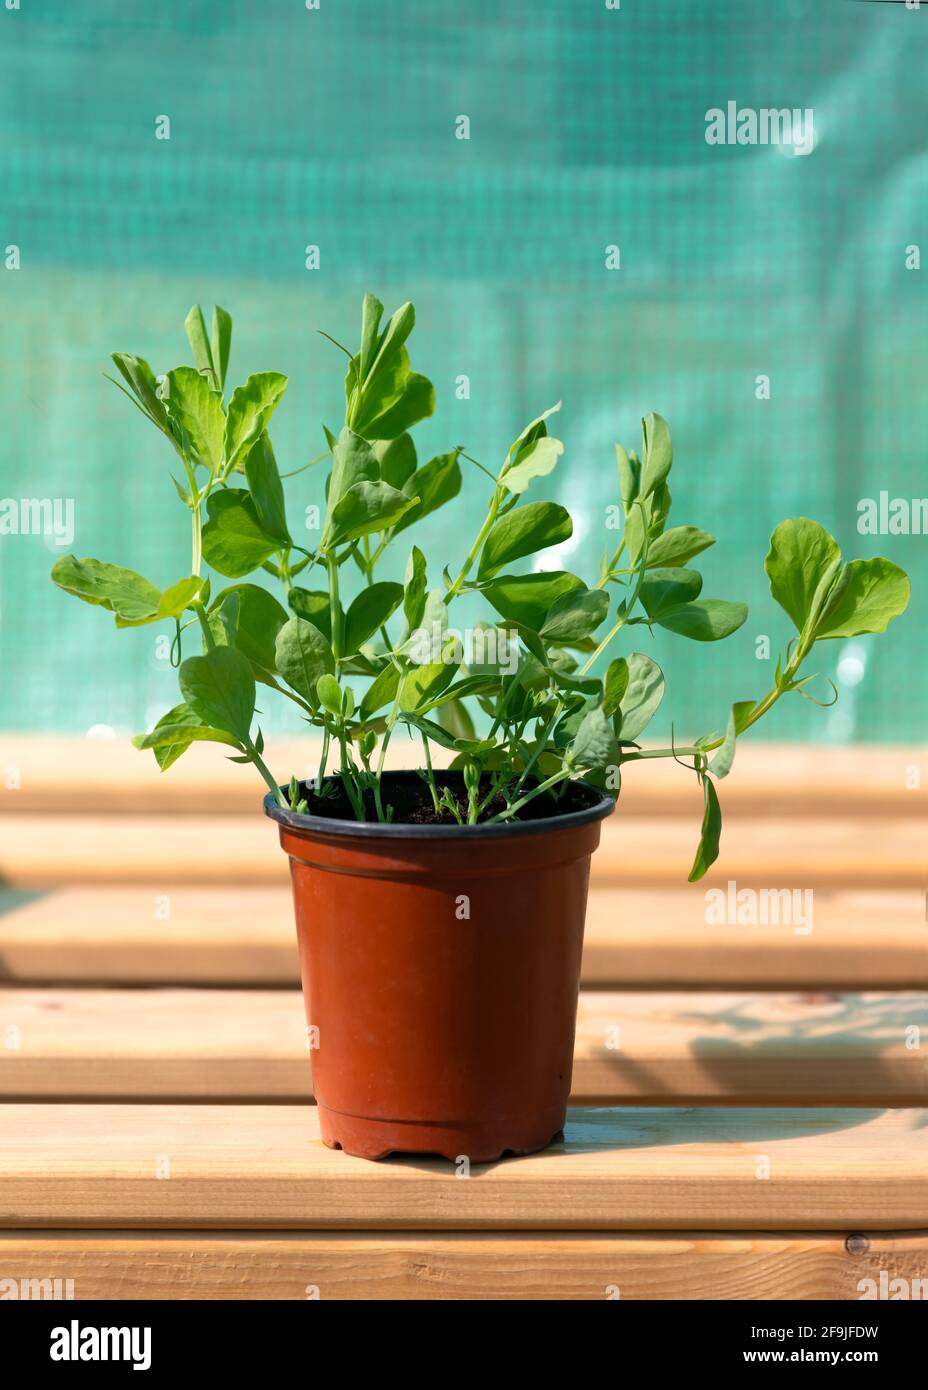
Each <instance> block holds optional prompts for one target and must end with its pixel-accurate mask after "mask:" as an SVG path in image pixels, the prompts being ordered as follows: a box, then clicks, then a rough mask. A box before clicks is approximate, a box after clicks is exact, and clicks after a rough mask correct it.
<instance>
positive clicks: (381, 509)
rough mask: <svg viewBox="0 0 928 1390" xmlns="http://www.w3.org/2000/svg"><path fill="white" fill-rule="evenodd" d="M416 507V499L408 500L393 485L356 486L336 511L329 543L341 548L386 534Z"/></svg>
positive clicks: (342, 500) (377, 483)
mask: <svg viewBox="0 0 928 1390" xmlns="http://www.w3.org/2000/svg"><path fill="white" fill-rule="evenodd" d="M415 505H416V498H415V497H407V496H406V494H405V493H403V492H399V491H398V490H397V489H396V488H395V487H391V486H390V484H389V483H382V482H359V483H355V484H354V485H353V486H352V487H350V488H349V489H348V491H347V492H346V493H345V495H344V497H342V499H341V501H340V502H338V503H337V504H336V506H335V507H334V508H333V510H332V526H331V530H330V532H329V535H328V538H327V539H328V542H329V544H340V543H342V542H344V541H353V540H357V539H358V537H360V536H367V535H370V533H371V532H372V531H385V530H387V528H388V527H390V526H393V525H394V524H395V523H396V522H397V521H399V519H400V517H401V516H402V515H403V513H404V512H408V511H409V510H410V508H411V507H414V506H415Z"/></svg>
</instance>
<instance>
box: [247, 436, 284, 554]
mask: <svg viewBox="0 0 928 1390" xmlns="http://www.w3.org/2000/svg"><path fill="white" fill-rule="evenodd" d="M245 477H246V479H247V481H248V491H249V492H250V493H251V500H252V501H253V502H254V504H255V512H256V513H257V517H258V521H259V523H260V525H261V527H262V529H263V530H264V531H266V532H267V534H268V535H269V536H273V537H274V538H275V539H276V540H278V541H281V542H282V543H283V544H284V545H290V543H291V542H290V532H289V531H288V530H287V512H286V507H285V505H284V488H283V483H282V482H281V481H280V473H279V472H278V470H277V460H276V459H275V457H274V450H273V449H272V448H271V441H270V439H269V438H268V436H267V435H266V434H262V435H261V437H260V439H258V440H257V441H256V442H255V444H254V445H253V446H252V447H251V449H249V451H248V454H247V456H246V458H245Z"/></svg>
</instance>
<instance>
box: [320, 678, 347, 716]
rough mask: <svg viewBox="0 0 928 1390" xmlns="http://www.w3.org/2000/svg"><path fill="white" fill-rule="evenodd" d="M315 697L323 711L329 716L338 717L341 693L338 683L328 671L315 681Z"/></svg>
mask: <svg viewBox="0 0 928 1390" xmlns="http://www.w3.org/2000/svg"><path fill="white" fill-rule="evenodd" d="M316 696H317V698H318V702H319V704H320V705H322V707H323V709H327V710H328V711H329V714H334V715H336V716H340V715H341V712H342V692H341V687H340V686H339V684H338V681H337V680H336V679H335V677H334V676H333V675H331V674H330V673H329V672H328V671H327V672H326V673H325V674H324V675H322V676H320V677H319V679H318V680H317V681H316Z"/></svg>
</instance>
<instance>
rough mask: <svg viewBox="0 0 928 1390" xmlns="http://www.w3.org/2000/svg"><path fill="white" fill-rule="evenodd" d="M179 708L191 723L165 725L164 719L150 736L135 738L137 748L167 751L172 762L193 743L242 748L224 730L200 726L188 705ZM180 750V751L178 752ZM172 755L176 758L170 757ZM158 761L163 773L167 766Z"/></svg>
mask: <svg viewBox="0 0 928 1390" xmlns="http://www.w3.org/2000/svg"><path fill="white" fill-rule="evenodd" d="M178 708H179V709H180V710H186V711H187V712H188V713H189V715H190V720H189V721H188V720H186V719H177V720H176V722H173V723H165V722H164V720H163V719H162V720H159V721H158V723H157V724H156V725H155V727H154V729H152V731H151V733H150V734H137V735H136V736H135V738H133V740H132V742H133V744H134V745H135V747H136V748H152V749H154V750H155V752H157V753H164V752H165V750H166V751H167V755H168V757H170V762H176V760H177V758H179V757H180V754H181V753H182V752H184V751H185V750H186V748H188V747H189V746H190V744H191V743H198V742H209V743H224V744H226V745H227V747H229V748H241V746H242V745H241V744H240V743H239V741H238V739H237V738H234V737H233V735H232V734H227V733H226V732H225V731H224V730H223V729H211V728H210V727H209V725H208V724H198V723H197V722H196V715H195V714H194V712H193V710H190V709H188V707H187V706H186V705H180V706H178ZM171 713H172V715H173V714H174V713H175V712H174V711H171ZM165 718H167V716H165ZM181 744H183V745H184V747H183V748H180V745H181ZM178 749H179V750H180V751H177V750H178ZM172 753H173V754H174V756H170V755H171V754H172ZM158 761H159V763H160V764H161V769H162V771H164V766H165V764H164V763H161V759H160V758H159V760H158Z"/></svg>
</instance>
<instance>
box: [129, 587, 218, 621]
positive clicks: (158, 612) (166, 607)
mask: <svg viewBox="0 0 928 1390" xmlns="http://www.w3.org/2000/svg"><path fill="white" fill-rule="evenodd" d="M208 583H209V580H206V579H201V578H199V576H197V575H195V574H192V575H190V577H189V578H188V579H178V581H177V583H176V584H172V585H171V586H170V588H168V589H165V591H164V593H162V594H161V595H160V597H159V599H158V607H157V608H156V609H155V611H154V613H146V615H145V617H143V618H127V617H125V616H124V615H123V614H120V613H117V614H116V626H117V627H145V626H146V625H147V624H148V623H157V622H160V621H161V620H162V619H164V618H179V617H180V616H181V614H182V613H183V612H184V609H186V608H190V607H191V606H192V604H193V601H194V599H197V598H199V597H200V594H201V592H202V590H203V589H204V587H205V586H206V585H208Z"/></svg>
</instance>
